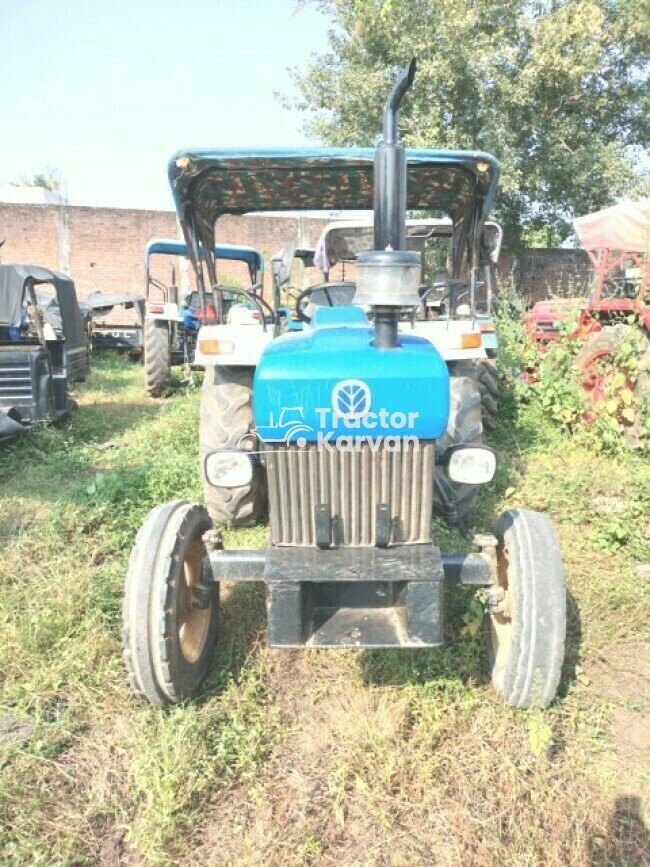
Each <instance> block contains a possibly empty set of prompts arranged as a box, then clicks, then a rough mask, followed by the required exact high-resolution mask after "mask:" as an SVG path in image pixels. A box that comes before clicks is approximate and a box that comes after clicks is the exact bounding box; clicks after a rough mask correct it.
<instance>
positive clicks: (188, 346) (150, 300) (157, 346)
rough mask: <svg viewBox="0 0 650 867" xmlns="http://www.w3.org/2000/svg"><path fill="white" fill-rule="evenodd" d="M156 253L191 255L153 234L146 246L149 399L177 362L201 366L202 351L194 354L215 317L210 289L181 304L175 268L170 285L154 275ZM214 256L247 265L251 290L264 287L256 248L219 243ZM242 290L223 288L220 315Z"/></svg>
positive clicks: (187, 366) (192, 294) (166, 384)
mask: <svg viewBox="0 0 650 867" xmlns="http://www.w3.org/2000/svg"><path fill="white" fill-rule="evenodd" d="M156 255H158V256H159V255H164V256H174V257H176V258H178V257H187V246H186V245H185V244H184V243H183V242H182V241H178V240H175V239H169V240H165V239H162V238H154V239H153V240H151V241H149V243H148V244H147V246H146V249H145V257H144V264H145V298H146V303H145V316H144V368H145V382H146V387H147V392H148V394H149V395H150V396H151V397H160V396H161V395H162V394H164V393H165V392H166V391H167V389H168V388H169V384H170V381H171V368H172V366H173V365H183V366H184V367H185V369H186V370H187V371H189V370H191V369H192V368H195V367H200V366H201V365H202V363H203V361H202V358H201V356H200V353H199V355H198V356H197V352H196V344H197V336H198V332H199V328H200V326H201V324H202V323H204V322H213V321H217V310H216V308H215V305H214V303H213V295H212V293H207V295H205V294H204V296H203V298H202V300H201V302H200V303H199V293H198V292H196V291H195V292H190V293H189V294H188V295H187V296H186V297H185V299H184V303H183V305H182V306H181V305H180V304H179V296H178V293H179V289H178V286H177V285H176V268H175V266H172V269H171V282H170V283H169V285H168V284H166V283H164V282H162V281H161V280H159V279H157V278H156V277H153V276H152V273H151V272H152V257H153V256H156ZM199 255H200V256H203V255H204V254H203V252H201V253H200V254H199ZM212 256H213V259H214V261H219V260H221V261H228V262H243V263H244V264H245V265H246V267H247V268H248V274H249V277H250V283H251V289H252V290H253V291H256V290H257V289H259V288H260V287H261V285H262V283H261V281H262V279H263V275H264V259H263V258H262V256H261V254H260V253H258V251H257V250H253V249H252V248H250V247H237V246H232V245H229V244H220V245H219V247H218V248H217V249H215V250H214V251H213V253H212ZM240 294H241V293H239V294H238V290H237V287H234V286H220V287H219V302H220V310H221V311H222V313H223V311H224V309H227V308H228V307H229V306H230V305H232V304H235V303H236V301H237V299H238V298H239V297H240Z"/></svg>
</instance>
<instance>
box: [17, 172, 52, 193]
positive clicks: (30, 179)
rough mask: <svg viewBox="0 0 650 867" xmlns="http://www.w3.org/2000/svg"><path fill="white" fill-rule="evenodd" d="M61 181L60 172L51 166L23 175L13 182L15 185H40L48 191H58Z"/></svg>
mask: <svg viewBox="0 0 650 867" xmlns="http://www.w3.org/2000/svg"><path fill="white" fill-rule="evenodd" d="M61 183H62V181H61V172H60V171H59V170H58V169H52V168H47V169H44V170H43V171H42V172H37V173H36V174H35V175H33V176H28V175H23V176H22V177H20V178H19V179H17V180H16V181H14V182H13V184H14V186H17V187H42V188H43V189H44V190H49V191H50V192H59V191H60V190H61Z"/></svg>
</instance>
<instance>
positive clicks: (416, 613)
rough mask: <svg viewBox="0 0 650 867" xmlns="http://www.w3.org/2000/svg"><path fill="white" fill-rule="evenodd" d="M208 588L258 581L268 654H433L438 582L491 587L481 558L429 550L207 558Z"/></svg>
mask: <svg viewBox="0 0 650 867" xmlns="http://www.w3.org/2000/svg"><path fill="white" fill-rule="evenodd" d="M210 564H211V567H212V573H213V578H214V580H215V581H233V580H235V581H260V580H261V581H264V582H265V584H266V606H267V615H268V642H269V644H270V646H271V647H365V648H373V647H376V648H378V647H437V646H439V645H441V644H442V629H443V599H442V594H443V587H444V582H445V580H446V581H448V582H453V583H462V584H470V585H473V586H484V585H486V586H487V585H489V584H491V583H492V581H493V577H492V576H493V568H492V563H491V560H490V557H489V556H487V555H486V554H484V553H476V554H467V555H457V554H451V555H445V556H443V555H441V553H440V549H439V548H437V547H436V546H435V545H433V544H420V545H403V546H395V547H390V548H332V549H328V550H320V549H318V548H300V547H296V548H291V547H269V548H268V549H267V551H265V552H264V551H214V552H212V553H211V554H210Z"/></svg>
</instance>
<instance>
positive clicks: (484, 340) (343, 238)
mask: <svg viewBox="0 0 650 867" xmlns="http://www.w3.org/2000/svg"><path fill="white" fill-rule="evenodd" d="M457 234H458V230H456V231H455V229H454V225H453V224H452V221H451V220H449V219H418V220H407V221H406V248H407V249H408V250H412V251H413V252H415V253H417V254H418V256H419V257H420V267H421V284H420V287H419V289H418V294H419V295H420V302H419V304H418V305H416V306H415V307H414V308H412V309H411V310H405V311H404V313H403V315H402V317H401V323H400V329H401V330H402V331H404V332H405V333H408V332H409V331H411V332H412V333H414V334H418V335H420V336H422V337H426V338H427V340H430V341H431V343H432V344H433V345H434V346H435V347H436V349H438V350H439V352H440V353H441V354H442V357H443V358H444V359H445V361H447V363H448V365H449V368H450V372H452V373H453V374H455V375H456V376H469V377H471V378H473V379H475V380H476V383H477V385H478V388H479V391H480V394H481V409H482V418H483V427H484V428H485V429H486V430H489V431H492V430H494V428H495V427H496V420H497V411H498V396H499V377H498V372H497V367H496V362H495V360H494V359H495V358H496V349H497V340H496V332H495V328H494V319H493V317H492V301H493V297H494V268H495V266H496V265H497V263H498V260H499V254H500V251H501V241H502V238H503V230H502V229H501V226H500V225H499V224H498V223H493V222H486V223H485V226H484V227H483V232H482V235H481V240H480V243H479V244H478V258H477V259H476V261H475V262H474V263H472V262H469V263H467V265H466V271H467V272H468V273H466V274H465V279H464V280H454V279H452V278H451V273H452V272H453V259H454V250H456V249H457V238H456V237H455V236H456V235H457ZM372 236H373V227H372V223H371V222H368V221H360V220H354V221H337V222H333V223H330V224H329V225H328V226H326V227H325V229H324V230H323V232H322V233H321V236H320V238H319V240H318V243H317V244H316V250H315V254H314V265H315V266H316V267H318V268H320V270H321V271H322V272H323V275H324V277H325V280H328V279H329V274H330V271H331V270H332V269H333V268H334V267H336V266H339V265H340V266H341V268H342V279H343V280H345V277H346V272H345V268H346V265H347V266H348V268H350V266H354V263H355V262H356V260H357V257H358V256H359V255H360V254H361V253H363V252H365V251H367V250H370V249H372V243H373V237H372ZM348 276H349V274H348ZM350 285H351V286H354V284H353V283H351V284H350Z"/></svg>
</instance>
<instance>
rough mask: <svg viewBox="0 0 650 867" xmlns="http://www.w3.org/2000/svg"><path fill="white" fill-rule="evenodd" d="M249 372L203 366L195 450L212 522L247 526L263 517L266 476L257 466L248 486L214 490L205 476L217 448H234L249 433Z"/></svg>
mask: <svg viewBox="0 0 650 867" xmlns="http://www.w3.org/2000/svg"><path fill="white" fill-rule="evenodd" d="M253 373H254V371H253V370H252V369H251V368H246V367H222V366H220V365H214V366H211V367H207V368H206V370H205V377H204V379H203V388H202V391H201V420H200V425H199V451H200V460H201V478H202V480H203V496H204V498H205V502H206V505H207V507H208V512H209V513H210V517H211V518H212V520H213V521H215V523H218V524H229V525H230V526H232V527H247V526H251V525H253V524H255V523H256V522H257V521H259V520H261V519H263V518H264V516H265V513H266V505H267V488H266V475H265V472H264V468H263V467H261V466H259V465H257V466H255V467H254V469H253V478H252V480H251V482H250V483H249V484H248V485H243V486H241V487H237V488H217V487H214V486H213V485H211V484H210V483H209V482H208V480H207V478H206V476H205V459H206V457H207V455H209V454H210V453H211V452H214V451H217V450H218V449H238V448H241V447H242V442H243V441H244V440H246V439H250V434H251V432H252V431H253V426H254V423H253Z"/></svg>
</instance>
